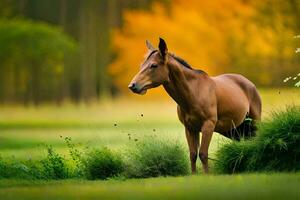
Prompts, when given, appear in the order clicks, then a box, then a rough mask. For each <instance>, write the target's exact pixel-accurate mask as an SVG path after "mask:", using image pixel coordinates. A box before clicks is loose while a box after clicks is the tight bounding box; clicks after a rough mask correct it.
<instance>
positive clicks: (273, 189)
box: [0, 89, 300, 199]
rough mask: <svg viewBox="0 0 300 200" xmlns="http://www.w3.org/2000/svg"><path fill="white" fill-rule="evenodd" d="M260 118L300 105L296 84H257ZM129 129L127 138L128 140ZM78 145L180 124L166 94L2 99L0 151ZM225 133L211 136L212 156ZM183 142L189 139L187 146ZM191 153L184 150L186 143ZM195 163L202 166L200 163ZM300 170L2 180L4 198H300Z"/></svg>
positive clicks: (172, 135) (170, 134) (117, 142)
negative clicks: (66, 100)
mask: <svg viewBox="0 0 300 200" xmlns="http://www.w3.org/2000/svg"><path fill="white" fill-rule="evenodd" d="M260 92H261V96H262V99H263V118H266V117H268V115H269V114H270V112H271V111H272V110H275V109H281V108H284V107H285V106H286V105H288V104H300V91H299V89H273V90H270V89H261V90H260ZM128 134H131V137H132V139H129V138H128ZM67 136H68V137H72V140H73V142H75V143H77V144H78V146H79V147H82V148H83V147H85V146H89V147H97V146H99V147H100V146H108V147H110V148H113V149H124V148H127V147H128V146H130V145H131V144H132V143H133V142H134V140H133V139H138V140H140V139H143V138H145V137H147V136H157V137H164V138H169V139H172V140H173V139H175V140H179V141H181V142H182V143H183V144H184V145H185V135H184V128H183V126H182V125H181V124H180V123H179V121H178V120H177V115H176V105H175V103H174V102H172V101H171V100H164V101H162V102H160V101H155V102H154V101H150V100H145V101H143V97H139V98H138V100H136V99H135V100H128V99H127V100H117V101H105V102H102V103H101V104H93V105H90V106H84V105H77V106H75V105H71V104H68V105H64V106H62V107H55V106H51V105H42V106H40V107H38V108H34V107H28V108H24V107H21V106H11V105H6V106H2V107H1V108H0V155H1V156H2V157H3V158H11V157H14V158H16V159H19V160H27V159H32V160H35V159H40V158H41V157H44V156H45V155H46V151H45V147H44V144H51V145H52V146H53V147H54V148H55V149H56V150H58V151H59V152H61V153H63V154H66V155H67V148H66V145H65V143H64V141H63V139H62V138H61V137H67ZM226 141H227V139H225V138H223V137H221V136H219V135H218V134H214V136H213V140H212V144H211V148H210V157H213V155H214V152H215V151H216V149H217V148H218V147H220V146H221V145H222V144H223V143H224V142H226ZM185 146H186V145H185ZM186 152H187V154H188V150H187V149H186ZM198 167H200V166H199V164H198ZM298 188H300V174H296V173H290V174H243V175H231V176H219V175H218V176H217V175H209V176H204V175H201V174H199V175H197V176H187V177H177V178H155V179H139V180H125V181H123V180H109V181H85V180H64V181H24V180H11V179H10V180H0V195H1V199H36V198H35V197H38V198H43V199H182V198H190V199H196V198H197V199H199V198H201V197H203V198H208V199H231V198H242V199H269V198H270V199H297V198H299V199H300V191H299V189H298Z"/></svg>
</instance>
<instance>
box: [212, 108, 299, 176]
mask: <svg viewBox="0 0 300 200" xmlns="http://www.w3.org/2000/svg"><path fill="white" fill-rule="evenodd" d="M216 156H217V160H218V162H216V164H215V165H216V169H217V170H218V171H219V172H223V173H234V172H247V171H248V172H250V171H252V172H253V171H299V170H300V106H290V107H287V108H286V109H285V110H283V111H277V112H273V113H272V115H271V117H270V118H269V119H268V120H266V121H264V122H262V123H261V124H260V127H259V130H258V134H257V137H256V138H254V139H253V140H250V141H242V142H240V143H238V142H231V143H229V144H225V145H224V146H223V147H222V148H221V149H220V150H219V151H218V152H217V155H216Z"/></svg>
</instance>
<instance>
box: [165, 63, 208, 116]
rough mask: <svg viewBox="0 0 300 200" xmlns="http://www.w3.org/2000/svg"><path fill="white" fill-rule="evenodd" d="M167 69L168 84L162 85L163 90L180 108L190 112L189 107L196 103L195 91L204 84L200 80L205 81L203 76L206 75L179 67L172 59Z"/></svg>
mask: <svg viewBox="0 0 300 200" xmlns="http://www.w3.org/2000/svg"><path fill="white" fill-rule="evenodd" d="M168 68H169V82H168V83H166V84H164V88H165V90H166V91H167V93H168V94H169V95H170V96H171V97H172V98H173V99H174V100H175V101H176V103H177V104H178V105H179V106H180V107H181V108H183V109H184V110H186V111H189V110H191V109H192V108H191V107H192V106H193V105H195V103H196V102H195V101H196V99H195V97H196V96H195V89H199V87H201V85H202V82H203V84H205V81H204V80H202V79H205V77H204V76H207V75H204V74H203V75H200V74H197V73H195V72H194V71H193V70H191V69H188V68H186V67H184V66H181V64H180V63H178V62H177V61H175V60H173V59H170V61H169V63H168ZM202 76H203V77H202ZM195 84H197V87H195Z"/></svg>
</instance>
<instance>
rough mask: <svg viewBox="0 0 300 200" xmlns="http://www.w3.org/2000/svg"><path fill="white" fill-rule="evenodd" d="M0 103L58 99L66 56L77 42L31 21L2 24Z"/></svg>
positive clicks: (0, 37)
mask: <svg viewBox="0 0 300 200" xmlns="http://www.w3.org/2000/svg"><path fill="white" fill-rule="evenodd" d="M0 43H1V46H0V71H1V72H0V76H1V78H0V81H1V84H0V100H1V101H2V102H8V101H19V102H20V101H21V102H22V101H23V102H24V103H29V102H34V104H38V103H39V102H40V101H41V100H45V99H48V100H49V99H53V100H55V99H56V98H58V97H59V94H58V93H57V91H59V90H58V88H59V87H60V85H61V84H63V83H62V82H61V81H60V80H61V78H60V77H61V76H63V74H64V67H63V66H64V56H65V53H75V52H76V48H77V47H76V43H75V42H74V41H73V40H72V39H70V38H69V37H67V36H66V35H64V34H63V33H62V32H61V31H60V30H59V29H57V28H55V27H53V26H49V25H47V24H44V23H37V22H32V21H29V20H20V19H16V20H1V21H0Z"/></svg>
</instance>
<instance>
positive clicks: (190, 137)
mask: <svg viewBox="0 0 300 200" xmlns="http://www.w3.org/2000/svg"><path fill="white" fill-rule="evenodd" d="M185 135H186V139H187V142H188V145H189V150H190V161H191V168H192V173H193V174H195V173H196V161H197V157H198V148H199V133H198V132H195V131H191V130H190V129H189V128H187V127H186V128H185Z"/></svg>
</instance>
